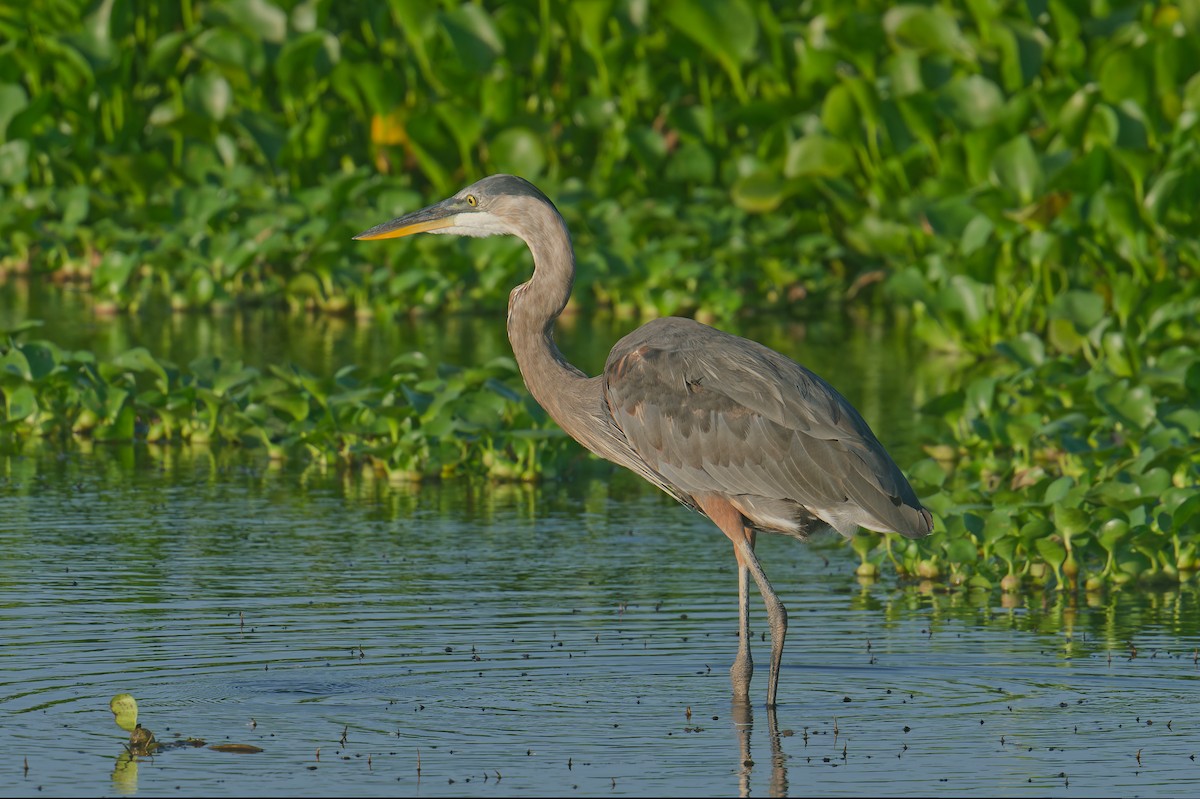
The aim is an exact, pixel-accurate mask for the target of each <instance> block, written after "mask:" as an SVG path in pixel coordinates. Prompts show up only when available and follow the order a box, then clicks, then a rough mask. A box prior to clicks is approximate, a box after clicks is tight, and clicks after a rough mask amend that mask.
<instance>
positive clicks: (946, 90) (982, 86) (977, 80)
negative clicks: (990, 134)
mask: <svg viewBox="0 0 1200 799" xmlns="http://www.w3.org/2000/svg"><path fill="white" fill-rule="evenodd" d="M937 106H938V110H939V111H941V113H943V114H945V115H947V116H949V117H950V119H952V120H953V121H954V123H955V124H956V125H958V127H959V128H961V129H965V130H976V129H980V128H988V127H991V126H992V125H994V124H996V122H997V121H998V120H999V119H1000V117H1001V116H1002V115H1003V114H1004V92H1002V91H1001V90H1000V87H999V86H997V85H996V84H995V83H993V82H992V81H990V80H988V79H987V78H985V77H983V76H982V75H969V76H966V77H961V78H955V79H954V80H952V81H950V82H949V83H947V84H946V85H945V86H943V87H942V90H941V91H940V92H939V93H938V98H937Z"/></svg>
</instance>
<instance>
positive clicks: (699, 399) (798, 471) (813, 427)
mask: <svg viewBox="0 0 1200 799" xmlns="http://www.w3.org/2000/svg"><path fill="white" fill-rule="evenodd" d="M604 381H605V385H604V389H605V399H606V401H607V403H608V407H609V412H610V413H611V414H612V418H613V421H614V423H615V424H616V425H617V426H618V427H619V428H620V429H621V431H622V432H623V434H624V436H625V438H626V439H627V441H628V442H629V445H630V446H631V447H632V448H633V449H634V451H635V452H636V453H637V454H638V456H639V457H640V458H642V459H643V460H644V461H646V463H647V465H648V466H649V467H650V468H652V469H654V470H655V471H656V472H657V473H658V474H660V475H662V477H663V478H664V479H665V480H666V481H668V482H669V483H671V484H672V485H673V486H675V487H677V489H679V490H680V491H681V492H683V493H686V494H689V495H692V496H697V495H701V494H712V493H715V494H719V495H722V496H725V497H728V498H730V499H731V501H733V502H734V503H735V504H736V505H738V507H739V508H740V509H741V510H742V512H743V514H744V515H746V516H747V518H749V519H750V520H751V522H753V523H755V524H756V525H757V526H760V527H762V528H763V529H768V530H782V531H784V532H803V521H804V519H805V518H806V517H807V518H809V519H810V520H811V518H813V517H815V518H816V519H819V520H821V521H822V522H824V523H826V524H829V525H830V526H832V527H834V528H835V529H837V530H838V531H839V532H841V533H842V534H843V535H851V534H853V532H854V530H855V529H857V528H858V527H859V526H863V527H867V528H868V529H872V530H881V531H883V530H895V531H897V532H900V533H904V534H906V535H924V534H925V533H927V532H928V531H929V529H930V525H929V515H928V512H927V511H925V510H924V509H923V508H922V507H921V504H920V502H919V501H918V500H917V498H916V495H915V494H914V492H913V490H912V488H911V486H909V484H908V481H907V480H905V478H904V475H903V474H902V473H901V472H900V470H899V468H897V466H896V464H895V463H894V462H893V461H892V459H891V457H890V456H889V455H888V454H887V452H886V450H884V448H883V446H882V445H881V444H880V443H879V441H878V440H877V439H876V438H875V435H874V434H873V433H872V432H871V429H870V427H868V426H867V423H866V422H865V421H864V420H863V418H862V416H860V415H859V413H858V412H857V411H856V410H855V409H854V408H853V407H852V406H851V405H850V403H849V402H847V401H846V399H845V398H844V397H842V395H841V394H839V393H838V392H837V390H836V389H834V388H833V387H832V386H830V385H829V384H828V383H826V382H825V381H824V380H822V379H821V378H820V377H818V376H817V375H816V374H814V373H813V372H811V371H809V370H807V369H805V368H804V367H802V366H800V365H799V364H797V363H796V362H794V361H792V360H790V359H789V358H786V357H784V356H783V355H780V354H779V353H777V352H775V351H774V350H771V349H769V348H767V347H764V346H762V345H761V344H758V343H756V342H753V341H749V340H747V339H743V338H739V337H737V336H733V335H730V334H728V333H723V332H721V331H719V330H716V329H714V328H711V327H708V326H707V325H702V324H700V323H698V322H695V321H692V320H688V319H660V320H656V321H654V322H651V323H649V324H647V325H644V326H643V327H641V328H639V329H638V330H636V331H634V332H633V333H631V334H630V335H628V336H626V337H625V338H624V339H622V340H621V341H620V342H618V343H617V345H616V346H615V347H614V348H613V350H612V353H611V354H610V355H609V358H608V362H607V364H606V365H605V370H604Z"/></svg>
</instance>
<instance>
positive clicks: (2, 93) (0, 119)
mask: <svg viewBox="0 0 1200 799" xmlns="http://www.w3.org/2000/svg"><path fill="white" fill-rule="evenodd" d="M27 105H29V95H28V94H26V92H25V87H24V86H22V85H21V84H19V83H0V142H3V141H6V140H7V135H8V123H9V122H10V121H11V120H12V118H13V117H15V116H16V115H17V114H18V113H20V112H21V111H23V110H24V109H25V107H26V106H27Z"/></svg>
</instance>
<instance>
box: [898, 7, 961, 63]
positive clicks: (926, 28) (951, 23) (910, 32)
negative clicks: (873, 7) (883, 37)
mask: <svg viewBox="0 0 1200 799" xmlns="http://www.w3.org/2000/svg"><path fill="white" fill-rule="evenodd" d="M883 29H884V30H885V31H886V32H887V34H888V35H889V36H891V37H892V39H893V40H894V41H895V42H896V44H897V45H898V46H900V47H911V48H913V49H915V50H918V51H920V52H927V53H946V54H947V55H952V56H956V57H959V58H964V59H965V58H970V57H971V56H972V54H973V52H972V48H971V46H970V44H969V43H968V42H967V39H966V37H965V36H963V33H962V30H960V29H959V27H958V23H957V22H956V21H955V19H954V17H952V16H950V13H949V12H948V11H947V10H946V9H945V8H943V7H941V6H920V5H898V6H894V7H893V8H891V9H889V10H888V11H887V12H886V13H885V14H884V15H883Z"/></svg>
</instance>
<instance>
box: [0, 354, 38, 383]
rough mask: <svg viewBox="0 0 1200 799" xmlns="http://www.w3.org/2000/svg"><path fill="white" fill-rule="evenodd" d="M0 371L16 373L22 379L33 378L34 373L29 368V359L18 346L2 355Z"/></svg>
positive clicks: (7, 373) (4, 373) (8, 373)
mask: <svg viewBox="0 0 1200 799" xmlns="http://www.w3.org/2000/svg"><path fill="white" fill-rule="evenodd" d="M0 373H2V374H3V375H15V376H16V377H17V378H19V379H21V380H32V379H33V373H32V371H31V370H30V368H29V359H28V358H26V357H25V353H24V352H23V351H22V350H20V349H19V348H17V347H13V348H12V349H10V350H9V351H8V352H6V353H4V354H3V355H0Z"/></svg>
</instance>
